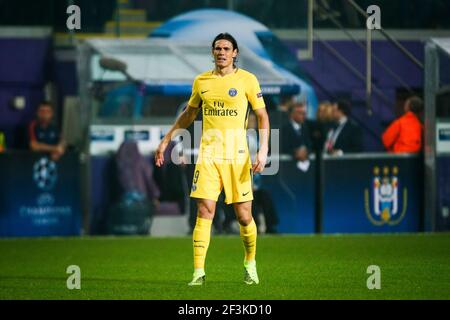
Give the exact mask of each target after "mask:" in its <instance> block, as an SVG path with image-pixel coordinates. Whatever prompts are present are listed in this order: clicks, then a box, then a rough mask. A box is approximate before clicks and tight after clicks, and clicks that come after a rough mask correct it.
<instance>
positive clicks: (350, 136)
mask: <svg viewBox="0 0 450 320" xmlns="http://www.w3.org/2000/svg"><path fill="white" fill-rule="evenodd" d="M349 115H350V104H349V103H348V102H346V101H343V100H341V101H338V102H337V103H335V104H334V105H333V120H334V125H333V128H332V129H330V130H329V131H328V134H327V139H326V141H325V150H324V151H325V152H326V153H327V154H330V155H342V154H344V153H352V152H362V150H363V148H362V132H361V128H360V127H359V126H358V125H357V124H356V123H354V122H353V121H352V120H350V119H349V118H348V117H349Z"/></svg>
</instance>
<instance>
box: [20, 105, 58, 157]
mask: <svg viewBox="0 0 450 320" xmlns="http://www.w3.org/2000/svg"><path fill="white" fill-rule="evenodd" d="M52 120H53V107H52V105H51V104H50V102H47V101H44V102H41V104H40V105H39V107H38V109H37V118H36V119H35V120H33V121H31V123H30V125H29V127H28V138H29V146H30V149H31V150H33V151H37V152H48V153H50V155H51V158H52V160H55V161H56V160H58V159H59V158H60V157H61V156H62V155H63V154H64V152H65V149H66V147H65V142H64V141H63V139H62V137H61V134H60V132H59V130H58V129H57V127H56V126H55V125H54V124H53V123H52Z"/></svg>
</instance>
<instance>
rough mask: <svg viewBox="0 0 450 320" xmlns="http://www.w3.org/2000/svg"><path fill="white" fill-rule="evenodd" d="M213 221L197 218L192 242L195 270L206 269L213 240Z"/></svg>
mask: <svg viewBox="0 0 450 320" xmlns="http://www.w3.org/2000/svg"><path fill="white" fill-rule="evenodd" d="M211 223H212V220H209V219H203V218H199V217H197V222H196V224H195V228H194V232H193V233H192V240H193V243H192V244H193V246H194V268H195V269H204V268H205V259H206V252H207V251H208V246H209V239H210V238H211Z"/></svg>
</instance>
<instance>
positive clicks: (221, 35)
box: [211, 32, 239, 52]
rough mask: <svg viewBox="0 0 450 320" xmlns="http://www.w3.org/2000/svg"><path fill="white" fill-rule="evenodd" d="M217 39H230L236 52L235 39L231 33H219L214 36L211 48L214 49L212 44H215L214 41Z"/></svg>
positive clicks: (237, 48)
mask: <svg viewBox="0 0 450 320" xmlns="http://www.w3.org/2000/svg"><path fill="white" fill-rule="evenodd" d="M218 40H228V41H230V42H231V44H232V45H233V50H234V49H236V50H237V52H239V47H238V44H237V41H236V39H235V38H234V37H233V36H232V35H231V34H229V33H228V32H223V33H219V34H218V35H217V36H216V37H215V38H214V40H213V42H212V44H211V47H212V48H213V49H214V45H215V44H216V41H218Z"/></svg>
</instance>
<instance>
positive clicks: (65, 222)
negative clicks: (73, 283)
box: [0, 152, 81, 237]
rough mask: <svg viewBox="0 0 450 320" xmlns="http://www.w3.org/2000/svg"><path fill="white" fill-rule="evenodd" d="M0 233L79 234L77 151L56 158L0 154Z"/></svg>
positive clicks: (33, 234)
mask: <svg viewBox="0 0 450 320" xmlns="http://www.w3.org/2000/svg"><path fill="white" fill-rule="evenodd" d="M0 168H1V170H2V179H1V180H0V190H1V192H0V236H2V237H5V236H11V237H19V236H66V235H79V234H80V233H81V203H80V166H79V161H78V154H77V153H70V152H68V153H66V154H65V155H64V156H63V157H62V158H61V159H59V160H58V161H52V160H51V159H50V158H49V157H48V156H47V155H46V154H41V153H31V152H7V153H3V154H0Z"/></svg>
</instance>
